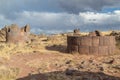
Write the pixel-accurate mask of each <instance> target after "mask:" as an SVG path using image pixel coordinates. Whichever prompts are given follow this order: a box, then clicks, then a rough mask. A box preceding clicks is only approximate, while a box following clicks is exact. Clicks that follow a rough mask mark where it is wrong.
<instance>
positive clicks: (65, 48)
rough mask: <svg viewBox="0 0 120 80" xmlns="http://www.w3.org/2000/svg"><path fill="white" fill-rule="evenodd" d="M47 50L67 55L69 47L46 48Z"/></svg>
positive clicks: (54, 46)
mask: <svg viewBox="0 0 120 80" xmlns="http://www.w3.org/2000/svg"><path fill="white" fill-rule="evenodd" d="M45 48H46V49H47V50H51V51H59V52H62V53H67V47H66V46H64V45H52V46H46V47H45Z"/></svg>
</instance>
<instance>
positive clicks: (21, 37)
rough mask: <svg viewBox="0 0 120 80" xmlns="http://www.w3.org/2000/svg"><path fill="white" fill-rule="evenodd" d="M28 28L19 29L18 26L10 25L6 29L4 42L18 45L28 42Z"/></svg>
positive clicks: (27, 26)
mask: <svg viewBox="0 0 120 80" xmlns="http://www.w3.org/2000/svg"><path fill="white" fill-rule="evenodd" d="M29 33H30V26H29V25H26V26H25V27H22V28H19V27H18V25H16V24H12V25H10V26H7V27H6V42H7V43H20V42H27V41H29Z"/></svg>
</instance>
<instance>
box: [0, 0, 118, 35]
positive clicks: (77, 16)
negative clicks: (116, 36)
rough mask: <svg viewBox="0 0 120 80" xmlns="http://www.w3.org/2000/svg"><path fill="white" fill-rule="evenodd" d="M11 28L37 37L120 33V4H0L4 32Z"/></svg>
mask: <svg viewBox="0 0 120 80" xmlns="http://www.w3.org/2000/svg"><path fill="white" fill-rule="evenodd" d="M11 24H18V26H20V27H22V26H25V25H26V24H29V25H30V27H31V32H33V33H37V34H41V33H47V34H54V33H61V32H69V31H72V30H73V29H76V28H78V29H80V30H81V31H82V32H84V31H85V32H88V31H94V30H102V31H103V30H104V31H106V30H120V0H0V28H3V27H4V26H5V25H11Z"/></svg>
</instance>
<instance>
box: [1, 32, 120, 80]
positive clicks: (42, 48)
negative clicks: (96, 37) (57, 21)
mask: <svg viewBox="0 0 120 80" xmlns="http://www.w3.org/2000/svg"><path fill="white" fill-rule="evenodd" d="M111 35H113V34H111ZM117 41H118V43H117V50H116V52H115V54H113V55H109V56H97V55H96V56H94V55H80V54H78V53H75V54H69V53H67V52H66V34H58V35H52V36H46V35H43V34H42V35H34V34H31V43H27V44H24V45H21V44H17V45H14V44H5V43H3V42H2V43H1V44H0V50H1V52H0V53H1V54H0V56H1V57H0V65H1V66H0V80H16V79H17V80H120V51H119V50H120V49H119V46H120V43H119V40H117Z"/></svg>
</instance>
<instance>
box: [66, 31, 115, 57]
mask: <svg viewBox="0 0 120 80" xmlns="http://www.w3.org/2000/svg"><path fill="white" fill-rule="evenodd" d="M115 44H116V41H115V36H102V34H101V33H100V32H99V31H95V32H91V33H90V34H89V35H88V36H76V35H75V36H68V37H67V50H68V52H69V53H75V52H77V53H79V54H94V55H110V54H113V53H114V52H115V49H116V47H115Z"/></svg>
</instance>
